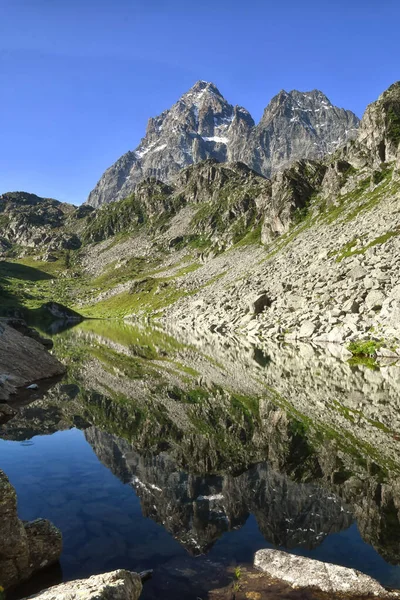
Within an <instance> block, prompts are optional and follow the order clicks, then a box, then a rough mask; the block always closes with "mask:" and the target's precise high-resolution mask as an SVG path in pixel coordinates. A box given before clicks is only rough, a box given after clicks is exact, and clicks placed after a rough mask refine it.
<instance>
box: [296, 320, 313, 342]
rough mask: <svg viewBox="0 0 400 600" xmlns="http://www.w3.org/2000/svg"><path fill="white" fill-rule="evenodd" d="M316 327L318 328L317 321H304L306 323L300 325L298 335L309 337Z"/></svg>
mask: <svg viewBox="0 0 400 600" xmlns="http://www.w3.org/2000/svg"><path fill="white" fill-rule="evenodd" d="M315 329H316V326H315V323H312V322H311V321H304V323H302V325H301V327H300V331H299V335H298V337H299V338H309V337H311V336H312V334H313V333H314V331H315Z"/></svg>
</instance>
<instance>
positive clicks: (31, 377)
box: [0, 318, 65, 423]
mask: <svg viewBox="0 0 400 600" xmlns="http://www.w3.org/2000/svg"><path fill="white" fill-rule="evenodd" d="M52 344H53V343H52V341H51V340H49V339H46V338H43V337H42V336H41V335H40V334H39V333H38V332H37V331H36V330H35V329H32V328H31V327H28V326H27V325H26V323H25V321H23V320H22V319H15V318H12V319H0V423H4V422H5V421H7V420H8V419H10V418H11V417H12V416H13V415H14V414H15V412H16V411H15V404H16V398H17V391H18V390H21V389H22V388H25V390H26V389H27V388H30V390H27V391H26V392H25V393H24V394H22V395H25V396H27V398H26V400H28V401H29V397H31V396H32V394H33V393H34V391H35V390H37V389H38V387H39V386H38V384H37V383H36V382H37V381H39V380H51V379H52V378H54V377H57V376H62V375H63V374H64V373H65V366H64V365H63V364H62V363H61V362H60V361H58V360H57V359H56V358H55V356H53V355H52V354H50V352H49V351H48V350H49V348H51V347H52ZM20 395H21V394H20Z"/></svg>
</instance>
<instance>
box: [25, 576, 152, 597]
mask: <svg viewBox="0 0 400 600" xmlns="http://www.w3.org/2000/svg"><path fill="white" fill-rule="evenodd" d="M141 592H142V581H141V578H140V575H138V574H137V573H131V572H130V571H125V570H124V569H119V570H118V571H112V572H111V573H104V574H102V575H93V576H92V577H89V578H88V579H77V580H76V581H69V582H67V583H61V584H60V585H55V586H54V587H51V588H49V589H47V590H44V591H43V592H40V593H39V594H35V595H34V596H30V598H38V600H56V599H57V600H137V599H138V598H139V596H140V594H141Z"/></svg>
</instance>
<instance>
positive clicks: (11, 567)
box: [0, 471, 62, 589]
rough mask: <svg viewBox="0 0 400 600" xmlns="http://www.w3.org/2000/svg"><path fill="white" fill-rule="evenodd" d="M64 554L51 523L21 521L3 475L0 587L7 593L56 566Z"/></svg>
mask: <svg viewBox="0 0 400 600" xmlns="http://www.w3.org/2000/svg"><path fill="white" fill-rule="evenodd" d="M61 550H62V539H61V533H60V531H59V530H58V529H57V528H56V527H54V525H52V524H51V523H50V522H49V521H46V520H45V519H37V520H36V521H32V522H29V523H28V522H23V521H20V519H18V515H17V496H16V493H15V490H14V488H13V486H12V485H11V484H10V482H9V480H8V478H7V476H6V475H5V473H3V471H0V585H1V586H2V587H3V588H5V589H7V588H10V587H14V586H16V585H18V584H19V583H22V582H23V581H25V580H26V579H28V578H29V577H30V576H31V575H32V574H33V573H35V572H37V571H39V570H40V569H43V568H45V567H47V566H49V565H51V564H53V563H56V562H57V561H58V559H59V558H60V554H61Z"/></svg>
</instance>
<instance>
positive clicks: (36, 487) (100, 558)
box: [0, 429, 400, 587]
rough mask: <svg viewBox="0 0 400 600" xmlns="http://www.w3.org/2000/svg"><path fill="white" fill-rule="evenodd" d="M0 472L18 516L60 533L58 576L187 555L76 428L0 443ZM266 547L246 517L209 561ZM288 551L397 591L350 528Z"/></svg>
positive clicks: (247, 558)
mask: <svg viewBox="0 0 400 600" xmlns="http://www.w3.org/2000/svg"><path fill="white" fill-rule="evenodd" d="M0 468H1V469H3V470H4V471H5V472H6V474H7V475H8V476H9V478H10V481H11V483H12V484H13V485H14V486H15V488H16V490H17V494H18V508H19V516H20V517H21V518H22V519H27V520H31V519H35V518H37V517H46V518H49V519H51V520H52V521H53V522H54V523H55V525H57V526H58V527H60V529H61V531H62V532H63V536H64V551H63V556H62V561H61V563H62V568H63V573H64V577H65V578H74V577H81V576H87V575H90V574H92V573H95V572H101V571H108V570H111V569H115V568H128V569H132V570H134V569H139V570H140V569H141V570H143V569H145V568H156V566H157V565H159V564H162V563H164V562H166V561H167V560H169V559H171V558H179V556H182V557H183V556H185V557H187V554H186V551H185V550H184V549H183V547H182V546H181V545H180V544H179V543H178V542H177V541H176V540H174V539H173V538H172V537H171V535H170V534H169V533H167V531H166V530H165V529H164V528H163V527H162V526H161V525H158V524H156V523H155V522H154V521H152V520H151V519H148V518H144V517H142V512H141V507H140V501H139V499H138V497H137V496H136V494H135V492H134V489H133V488H132V487H131V486H129V485H124V484H122V483H121V481H120V480H119V479H118V478H117V477H115V476H114V475H113V474H112V473H111V471H109V469H107V468H106V467H105V466H104V465H103V464H102V463H101V462H100V461H99V460H98V458H97V456H96V454H95V453H94V452H93V450H92V448H91V446H90V445H89V444H88V443H87V441H86V440H85V437H84V434H83V433H82V432H81V431H79V430H77V429H72V430H69V431H62V432H57V433H55V434H53V435H50V436H37V437H34V438H33V439H32V440H30V441H29V442H10V441H4V440H0ZM268 546H270V545H269V544H268V543H266V541H265V540H264V538H263V537H262V535H261V533H260V532H259V530H258V526H257V522H256V520H255V518H254V517H253V516H250V517H249V519H248V520H247V522H246V524H245V525H244V526H243V527H242V528H241V529H238V530H236V531H231V532H228V533H225V534H224V535H223V536H222V537H221V538H220V539H219V540H218V541H217V542H216V544H215V545H214V547H213V548H212V549H211V551H210V553H209V557H210V558H211V559H213V560H224V561H228V562H230V561H232V560H233V559H234V560H235V561H237V562H243V563H246V562H247V563H249V562H251V561H252V557H253V554H254V552H255V551H256V550H258V549H259V548H265V547H268ZM295 553H299V554H302V555H305V556H310V557H312V558H318V559H320V560H324V561H327V562H333V563H337V564H342V565H345V566H351V567H355V568H357V569H359V570H360V571H363V572H366V573H368V574H370V575H372V576H373V577H376V578H377V579H379V580H380V581H381V582H382V583H384V584H385V585H388V586H393V587H400V567H393V566H390V565H388V564H387V563H386V562H385V561H384V560H383V559H382V558H381V557H380V556H379V555H378V554H377V552H376V551H375V550H374V549H373V548H372V547H371V546H369V545H368V544H365V543H364V542H363V540H362V538H361V536H360V534H359V532H358V529H357V526H356V525H355V524H354V525H352V526H351V527H350V528H348V529H347V530H346V531H342V532H340V533H335V534H332V535H330V536H328V537H327V538H326V539H325V540H324V541H323V543H322V544H321V545H320V546H319V547H318V548H316V549H314V550H311V551H307V550H304V549H298V551H295ZM192 560H196V559H195V558H193V559H192Z"/></svg>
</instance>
